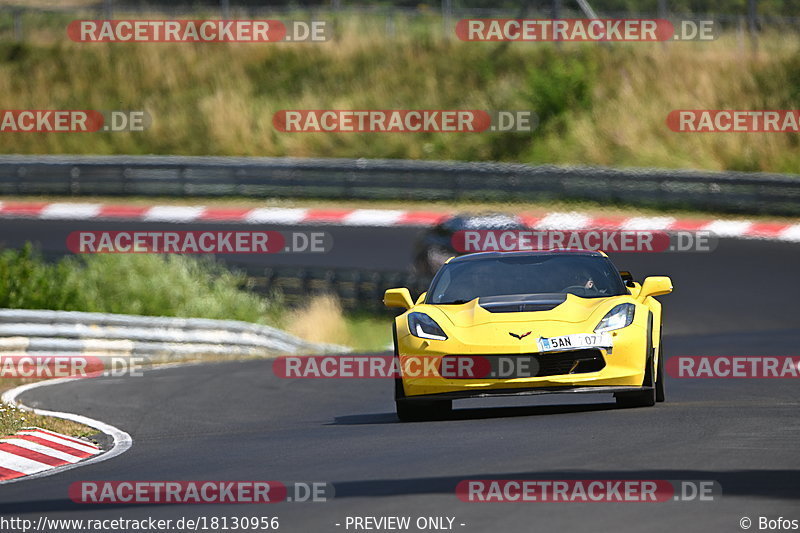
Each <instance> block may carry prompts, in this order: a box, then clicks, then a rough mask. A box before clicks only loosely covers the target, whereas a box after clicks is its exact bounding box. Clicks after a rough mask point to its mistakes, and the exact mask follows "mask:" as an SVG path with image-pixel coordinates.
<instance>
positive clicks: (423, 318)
mask: <svg viewBox="0 0 800 533" xmlns="http://www.w3.org/2000/svg"><path fill="white" fill-rule="evenodd" d="M408 330H409V331H410V332H411V334H412V335H414V336H415V337H419V338H421V339H433V340H435V341H444V340H447V335H445V333H444V331H442V328H441V327H439V324H437V323H436V322H435V321H434V320H433V319H432V318H431V317H429V316H428V315H426V314H425V313H411V314H409V315H408Z"/></svg>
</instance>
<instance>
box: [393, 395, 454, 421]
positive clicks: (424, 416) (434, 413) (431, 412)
mask: <svg viewBox="0 0 800 533" xmlns="http://www.w3.org/2000/svg"><path fill="white" fill-rule="evenodd" d="M394 404H395V407H396V409H397V418H399V419H400V420H401V421H402V422H422V421H425V420H445V419H447V418H448V417H449V416H450V414H451V413H452V412H453V400H436V401H422V400H396V401H395V402H394Z"/></svg>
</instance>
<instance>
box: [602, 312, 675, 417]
mask: <svg viewBox="0 0 800 533" xmlns="http://www.w3.org/2000/svg"><path fill="white" fill-rule="evenodd" d="M654 352H655V350H654V348H653V315H652V313H651V314H650V318H649V320H648V322H647V352H646V353H647V358H646V359H645V367H644V380H643V382H642V387H646V388H645V390H641V391H635V392H618V393H616V394H615V395H614V398H616V400H617V406H618V407H652V406H654V405H655V404H656V401H657V400H658V383H659V382H660V383H661V387H662V389H661V394H662V398H663V394H664V389H663V383H664V381H663V376H659V378H660V379H658V380H656V376H657V375H658V374H663V372H662V371H661V369H660V367H661V363H662V360H661V358H660V357H659V370H658V372H657V371H656V369H655V368H654V366H655V358H654V357H653V356H654ZM662 401H663V400H662Z"/></svg>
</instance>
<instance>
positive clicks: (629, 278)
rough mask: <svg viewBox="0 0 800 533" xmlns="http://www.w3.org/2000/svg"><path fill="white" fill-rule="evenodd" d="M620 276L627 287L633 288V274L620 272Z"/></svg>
mask: <svg viewBox="0 0 800 533" xmlns="http://www.w3.org/2000/svg"><path fill="white" fill-rule="evenodd" d="M619 275H620V277H621V278H622V281H624V282H625V286H626V287H633V283H634V282H633V274H631V273H630V272H628V271H627V270H620V271H619Z"/></svg>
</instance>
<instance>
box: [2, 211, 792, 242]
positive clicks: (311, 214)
mask: <svg viewBox="0 0 800 533" xmlns="http://www.w3.org/2000/svg"><path fill="white" fill-rule="evenodd" d="M451 214H452V213H447V212H434V211H407V210H399V209H317V208H285V207H257V208H251V209H247V208H230V207H205V206H171V205H157V206H132V205H107V204H87V203H80V204H78V203H44V202H25V203H21V202H0V217H4V218H35V219H42V220H135V221H141V222H165V223H181V222H184V223H186V222H236V223H240V224H276V225H295V224H298V225H299V224H334V225H343V226H374V227H386V226H421V227H428V226H434V225H436V224H438V223H439V222H441V221H443V220H445V219H446V218H447V217H449V216H450V215H451ZM519 217H520V219H521V220H522V221H523V222H524V223H525V224H526V225H527V226H529V227H531V228H535V229H558V230H580V229H590V228H605V229H626V230H651V231H701V230H704V231H711V232H713V233H714V234H716V235H717V236H719V237H740V238H755V239H769V240H781V241H792V242H800V223H797V222H794V223H792V222H772V221H750V220H723V219H713V218H686V219H677V218H674V217H669V216H656V217H640V216H639V217H625V216H594V215H591V214H586V213H577V212H571V213H543V214H521V215H519Z"/></svg>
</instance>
